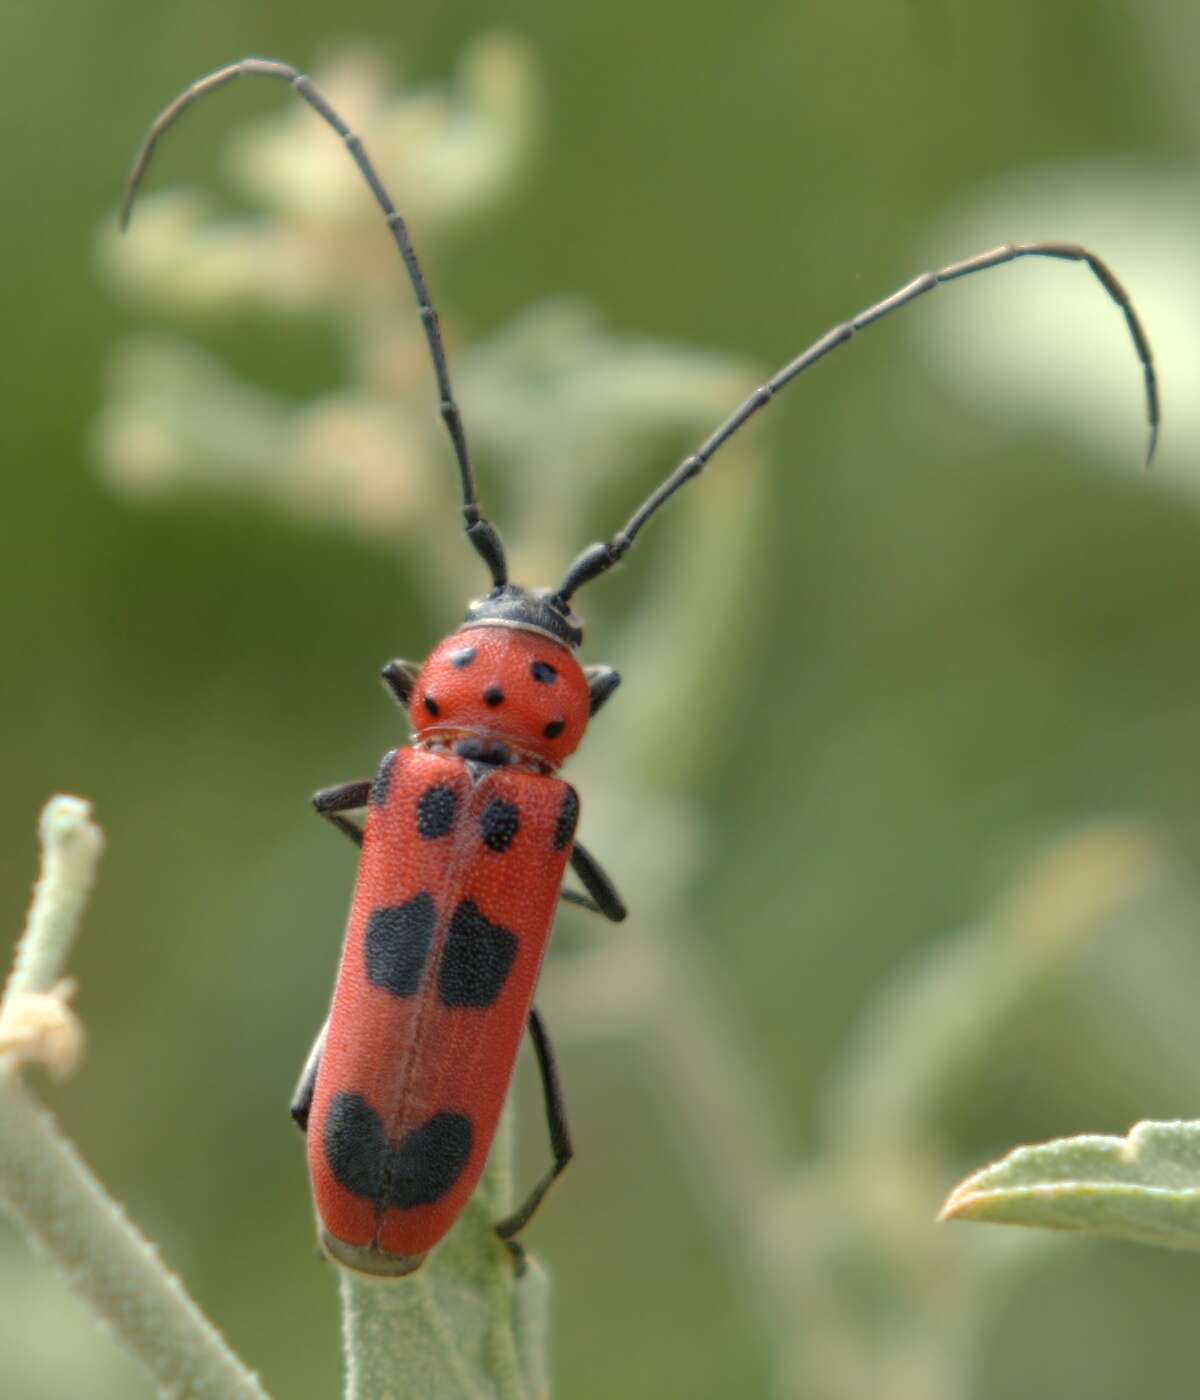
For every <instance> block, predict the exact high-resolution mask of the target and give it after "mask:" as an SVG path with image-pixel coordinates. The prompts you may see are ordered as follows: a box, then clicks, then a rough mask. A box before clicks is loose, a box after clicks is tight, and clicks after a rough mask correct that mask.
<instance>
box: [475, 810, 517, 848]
mask: <svg viewBox="0 0 1200 1400" xmlns="http://www.w3.org/2000/svg"><path fill="white" fill-rule="evenodd" d="M520 828H521V814H520V812H519V811H518V810H517V808H516V807H515V806H514V805H513V804H512V803H511V802H505V800H504V798H503V797H493V798H492V800H491V801H490V802H489V803H488V805H487V806H486V807H485V808H484V809H483V816H482V817H480V819H479V829H480V830H481V831H482V832H483V844H484V845H485V846H487V847H488V849H489V850H492V851H507V850H508V848H509V847H510V846H511V845H512V842H513V837H514V836H515V835H516V834H517V832H518V831H519V830H520Z"/></svg>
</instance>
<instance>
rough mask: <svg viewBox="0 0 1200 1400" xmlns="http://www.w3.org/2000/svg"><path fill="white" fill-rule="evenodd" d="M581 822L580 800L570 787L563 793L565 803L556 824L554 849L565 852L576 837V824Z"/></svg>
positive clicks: (560, 809)
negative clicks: (564, 849) (565, 848)
mask: <svg viewBox="0 0 1200 1400" xmlns="http://www.w3.org/2000/svg"><path fill="white" fill-rule="evenodd" d="M578 820H579V798H578V797H577V796H576V793H575V789H574V788H573V787H568V788H567V790H566V792H564V793H563V803H562V806H561V807H560V808H559V812H558V820H557V821H556V822H555V823H554V849H555V850H556V851H561V850H563V848H564V847H566V846H569V845H570V844H571V838H572V837H573V836H574V835H575V823H576V822H577V821H578Z"/></svg>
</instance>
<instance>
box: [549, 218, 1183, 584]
mask: <svg viewBox="0 0 1200 1400" xmlns="http://www.w3.org/2000/svg"><path fill="white" fill-rule="evenodd" d="M1017 258H1061V259H1063V260H1065V261H1067V262H1082V263H1086V264H1087V265H1088V267H1090V268H1091V270H1092V271H1093V272H1094V273H1095V274H1096V278H1097V280H1098V281H1099V283H1100V285H1101V286H1102V287H1103V288H1104V290H1105V291H1106V292H1107V293H1108V294H1109V296H1110V297H1111V298H1112V299H1113V301H1114V302H1115V303H1116V304H1117V306H1118V307H1120V309H1121V312H1122V313H1123V315H1124V317H1125V324H1126V325H1127V326H1128V327H1129V334H1130V336H1131V338H1132V340H1133V346H1134V349H1135V350H1136V351H1137V357H1138V359H1139V361H1140V362H1141V366H1142V371H1143V374H1144V376H1145V381H1146V418H1147V420H1148V422H1149V424H1150V438H1149V441H1148V443H1147V444H1146V457H1145V461H1144V464H1143V465H1144V467H1149V465H1150V461H1151V459H1152V458H1153V456H1154V446H1155V443H1156V441H1157V438H1158V381H1157V379H1156V378H1155V375H1154V364H1153V360H1152V358H1151V354H1150V342H1149V341H1148V340H1147V338H1146V333H1145V331H1144V330H1143V329H1142V323H1141V322H1140V321H1139V320H1138V316H1137V312H1136V311H1135V310H1134V309H1133V303H1132V302H1131V301H1130V300H1129V297H1128V295H1127V293H1126V291H1125V289H1124V287H1122V286H1121V284H1120V282H1118V281H1117V279H1116V278H1115V277H1114V276H1113V274H1112V272H1111V271H1110V270H1109V268H1108V266H1107V265H1106V264H1105V263H1103V262H1101V260H1100V259H1099V258H1098V257H1097V256H1096V255H1095V253H1092V252H1089V251H1088V249H1086V248H1081V247H1079V245H1078V244H1075V243H1018V244H1011V243H1006V244H1004V245H1003V246H1002V247H999V248H992V249H991V250H990V251H989V252H986V253H980V254H979V255H978V256H977V257H973V258H967V259H966V260H965V261H963V262H957V263H951V264H950V265H949V266H948V267H943V268H940V269H939V270H938V271H937V272H926V273H923V274H922V275H921V276H920V277H916V278H914V279H913V280H912V281H911V282H909V283H908V284H907V286H904V287H901V288H900V290H899V291H896V292H893V293H892V294H891V296H888V297H884V299H883V300H882V301H879V302H876V303H875V305H874V306H868V307H867V309H866V310H865V311H860V312H859V314H858V315H857V316H855V317H854V318H853V320H850V321H846V322H845V323H844V324H842V325H840V326H835V327H834V328H833V329H832V330H831V331H829V332H827V333H826V334H825V335H823V336H822V337H821V339H820V340H818V341H815V342H814V343H813V344H812V345H810V346H809V347H808V349H807V350H805V351H804V352H803V353H802V354H800V355H798V356H797V357H796V358H795V359H794V360H792V361H791V362H790V363H789V364H786V365H784V367H783V368H782V369H781V370H780V371H779V373H778V374H776V375H775V376H774V377H773V378H772V379H769V380H767V382H766V383H765V384H763V385H761V386H760V387H759V388H757V389H755V391H754V393H752V394H751V395H750V397H749V398H748V399H747V400H746V401H745V402H744V403H743V404H741V405H740V407H738V408H737V409H735V410H734V412H733V413H732V414H730V416H729V417H728V418H727V419H726V420H725V422H724V423H722V424H721V426H720V427H719V428H718V429H717V430H716V432H715V433H713V435H712V436H711V437H710V438H709V439H708V440H707V442H705V443H704V444H703V445H702V446H701V447H700V448H699V450H698V451H696V452H694V453H693V454H692V455H691V456H690V457H685V458H684V459H683V461H682V462H680V464H679V465H678V466H677V467H676V468H675V470H674V471H673V472H671V474H670V475H669V476H668V477H667V478H666V479H665V480H664V481H663V482H662V484H661V485H660V486H659V487H658V488H657V489H656V490H655V491H653V492H652V493H651V494H650V495H649V496H648V497H647V498H646V499H645V500H644V501H643V502H642V504H641V505H640V506H639V507H638V508H637V510H636V511H634V513H633V515H631V516H630V518H629V520H628V521H627V523H626V525H625V528H624V529H623V530H621V531H620V532H619V533H617V534H616V535H614V536H613V537H612V539H611V540H610V541H609V542H608V543H607V544H604V543H601V544H592V545H589V546H588V547H587V548H586V549H585V550H584V551H583V553H582V554H580V555H579V557H578V558H577V559H576V560H575V562H574V563H573V564H572V565H571V567H570V568H569V569H568V570H567V573H566V577H565V578H564V579H563V581H562V583H561V584H560V585H559V586H558V588H557V590H556V591H555V593H554V595H553V596H554V598H556V599H557V600H558V601H559V602H561V603H562V604H563V605H564V606H565V604H566V603H567V601H568V600H569V599H570V597H571V595H572V594H573V593H575V592H576V590H577V589H579V588H581V587H582V586H583V585H584V584H585V583H590V582H591V581H592V579H594V578H598V577H599V576H600V575H601V574H602V573H604V572H606V571H607V570H608V569H611V568H612V566H613V565H614V564H615V563H616V562H617V561H618V560H619V559H620V558H621V556H622V555H623V554H624V553H625V552H626V550H628V548H629V546H630V545H631V544H632V543H633V542H634V540H635V539H636V538H637V534H638V531H639V530H640V529H641V528H642V526H643V525H644V524H645V523H646V521H647V520H649V519H650V517H651V516H652V515H653V514H654V512H655V511H656V510H658V509H659V507H660V506H663V505H666V503H667V502H668V501H669V500H670V499H671V497H672V496H673V495H674V494H675V492H676V491H678V490H679V488H680V487H681V486H683V485H685V484H686V483H687V482H689V481H691V479H692V477H694V476H699V474H700V473H701V472H702V471H703V470H704V467H705V464H706V463H707V462H708V459H709V458H710V457H711V456H712V455H713V453H714V452H716V451H717V449H718V448H719V447H721V446H722V444H723V443H725V442H727V441H728V440H729V439H730V438H731V437H732V436H733V434H734V433H736V432H737V430H738V429H739V428H740V427H741V426H742V424H743V423H744V422H745V421H746V420H747V419H748V418H750V417H752V416H753V415H754V414H755V413H757V412H758V410H759V409H760V408H762V407H763V405H764V404H767V403H769V402H770V401H771V399H772V398H774V396H775V394H776V393H777V392H778V391H779V390H780V389H782V388H783V386H784V385H785V384H787V383H789V382H790V381H791V380H793V379H795V377H796V376H797V375H798V374H800V373H802V372H803V371H804V370H806V369H808V368H809V366H810V365H814V364H816V362H817V361H818V360H821V359H824V357H825V356H826V355H828V354H829V352H830V351H831V350H836V349H837V348H838V346H839V345H844V344H845V343H846V341H848V340H849V339H850V338H851V336H853V335H854V334H855V333H856V332H857V331H861V330H863V329H864V328H865V327H867V326H869V325H871V324H872V323H873V322H875V321H878V320H880V318H881V317H883V316H886V315H887V314H888V312H889V311H895V310H896V309H897V308H898V307H901V306H907V305H908V303H909V302H910V301H915V300H916V299H917V297H919V296H924V294H925V293H926V292H931V291H933V289H934V288H935V287H938V286H940V285H941V284H942V283H943V282H953V281H955V280H957V279H958V278H960V277H969V276H970V275H971V274H972V273H973V272H985V271H986V270H987V269H988V268H992V267H999V266H1000V265H1001V264H1002V263H1008V262H1014V261H1015V260H1016V259H1017Z"/></svg>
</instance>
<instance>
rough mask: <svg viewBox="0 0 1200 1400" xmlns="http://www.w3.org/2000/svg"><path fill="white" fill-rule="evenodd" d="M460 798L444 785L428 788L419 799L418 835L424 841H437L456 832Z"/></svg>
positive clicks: (439, 784)
mask: <svg viewBox="0 0 1200 1400" xmlns="http://www.w3.org/2000/svg"><path fill="white" fill-rule="evenodd" d="M457 810H458V798H457V797H455V795H454V789H453V788H448V787H446V785H445V784H444V783H438V784H437V785H436V786H435V787H427V788H426V789H425V791H424V792H423V793H422V794H421V795H420V797H418V798H417V835H418V836H419V837H421V839H422V840H423V841H436V840H437V839H438V837H439V836H449V834H450V833H451V831H453V830H454V816H455V813H456V812H457Z"/></svg>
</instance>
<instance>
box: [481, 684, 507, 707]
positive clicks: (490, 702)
mask: <svg viewBox="0 0 1200 1400" xmlns="http://www.w3.org/2000/svg"><path fill="white" fill-rule="evenodd" d="M503 701H504V692H503V691H502V690H501V689H500V687H499V686H498V685H489V686H488V688H487V689H486V690H485V691H484V692H483V703H484V704H485V705H486V706H487V707H488V709H489V710H494V709H495V708H496V706H497V705H500V704H502V703H503Z"/></svg>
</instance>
